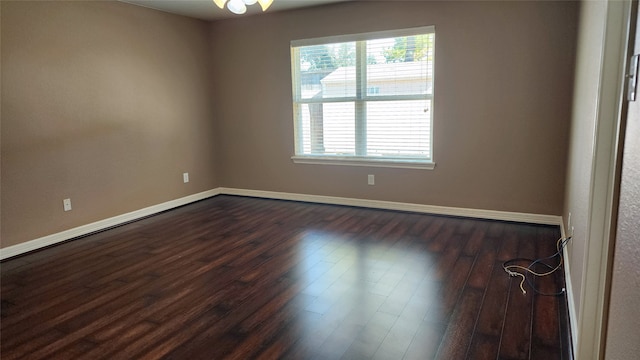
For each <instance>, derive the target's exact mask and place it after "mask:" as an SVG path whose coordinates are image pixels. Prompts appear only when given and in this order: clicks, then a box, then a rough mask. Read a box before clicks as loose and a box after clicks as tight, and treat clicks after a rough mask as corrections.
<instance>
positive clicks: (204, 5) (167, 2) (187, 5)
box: [120, 0, 349, 20]
mask: <svg viewBox="0 0 640 360" xmlns="http://www.w3.org/2000/svg"><path fill="white" fill-rule="evenodd" d="M120 1H122V2H126V3H129V4H133V5H139V6H144V7H148V8H152V9H157V10H162V11H166V12H170V13H174V14H179V15H184V16H189V17H193V18H197V19H202V20H220V19H227V18H234V17H239V16H249V15H255V14H259V13H261V12H262V11H261V9H260V4H257V3H256V4H254V5H250V6H247V13H246V14H244V15H236V14H233V13H231V12H230V11H229V10H228V9H227V8H224V9H220V8H219V7H218V6H216V5H215V4H214V3H213V0H120ZM342 1H349V0H274V1H273V4H272V5H271V6H270V7H269V9H267V11H266V12H268V13H270V12H274V11H282V10H289V9H297V8H304V7H311V6H318V5H325V4H330V3H336V2H342Z"/></svg>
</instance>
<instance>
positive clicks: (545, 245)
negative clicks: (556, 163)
mask: <svg viewBox="0 0 640 360" xmlns="http://www.w3.org/2000/svg"><path fill="white" fill-rule="evenodd" d="M558 237H559V231H558V229H557V227H550V226H539V225H528V224H516V223H507V222H498V221H485V220H474V219H463V218H452V217H442V216H430V215H424V214H414V213H403V212H394V211H382V210H373V209H360V208H351V207H342V206H331V205H320V204H306V203H297V202H288V201H277V200H264V199H253V198H244V197H233V196H217V197H214V198H211V199H207V200H204V201H200V202H198V203H194V204H191V205H188V206H184V207H181V208H178V209H175V210H172V211H169V212H165V213H162V214H159V215H156V216H153V217H150V218H146V219H144V220H140V221H137V222H133V223H130V224H127V225H124V226H121V227H117V228H114V229H111V230H108V231H104V232H101V233H97V234H94V235H91V236H87V237H84V238H81V239H77V240H75V241H70V242H66V243H63V244H61V245H58V246H55V247H51V248H48V249H45V250H42V251H38V252H34V253H31V254H28V255H25V256H21V257H17V258H14V259H10V260H8V261H5V262H3V263H2V264H1V265H0V267H1V272H2V278H1V280H2V284H1V298H2V315H1V319H0V320H1V322H0V341H1V348H0V349H1V353H0V355H1V357H2V359H7V360H8V359H101V358H102V359H157V358H166V359H189V360H192V359H223V358H224V359H250V358H259V359H369V358H372V359H431V358H438V359H497V358H499V359H545V360H548V359H570V350H569V342H568V327H567V319H566V314H567V310H566V300H565V298H564V297H563V296H559V297H548V296H541V295H537V294H535V293H534V292H533V291H531V289H530V288H529V287H528V286H527V294H526V295H523V294H522V292H521V291H520V289H519V286H518V284H519V278H516V277H509V276H508V275H507V274H506V273H505V272H504V271H503V269H502V266H501V265H502V262H503V261H505V260H509V259H511V258H514V257H525V258H536V257H544V256H548V255H550V254H552V253H554V252H555V242H556V240H557V239H558ZM563 283H564V279H563V275H562V272H561V271H559V272H557V275H556V276H550V277H547V278H543V279H541V280H540V279H539V280H536V283H535V284H536V286H537V287H538V288H539V289H540V290H542V291H546V292H554V291H557V290H558V289H560V288H562V287H563Z"/></svg>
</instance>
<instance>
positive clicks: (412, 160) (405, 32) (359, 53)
mask: <svg viewBox="0 0 640 360" xmlns="http://www.w3.org/2000/svg"><path fill="white" fill-rule="evenodd" d="M424 34H433V36H434V45H433V46H434V48H433V50H432V51H433V59H432V70H433V71H432V74H431V76H432V78H431V93H430V94H429V93H426V94H416V95H375V94H373V95H369V93H368V92H369V91H368V87H367V78H366V75H367V60H366V59H367V52H366V41H368V40H376V39H384V38H395V37H406V36H415V35H424ZM344 42H355V46H356V95H355V96H352V97H331V98H322V99H303V98H302V95H301V92H302V91H301V86H300V85H301V83H300V82H299V81H297V79H299V77H298V75H299V74H300V61H299V48H300V47H303V46H314V45H324V44H333V43H344ZM290 49H291V64H292V66H291V78H292V81H291V82H292V99H293V120H294V144H295V149H294V151H295V153H294V155H293V156H292V157H291V160H292V161H293V162H294V163H299V164H322V165H351V166H374V167H392V168H411V169H428V170H431V169H434V168H435V162H434V156H433V155H434V154H433V148H434V146H433V112H434V111H433V108H434V97H435V26H433V25H431V26H421V27H414V28H407V29H396V30H386V31H376V32H367V33H359V34H349V35H337V36H326V37H318V38H311V39H301V40H293V41H291V46H290ZM394 100H396V101H397V100H427V101H429V103H430V111H429V119H428V121H429V129H430V131H429V137H430V139H429V146H430V149H429V153H430V158H419V157H377V156H366V155H362V154H363V153H366V142H363V141H362V138H361V137H359V136H357V135H356V138H355V139H354V146H355V154H356V155H354V156H345V155H324V154H317V155H315V154H304V151H303V145H302V144H301V142H302V126H301V123H300V121H301V118H302V116H301V115H300V114H299V113H298V112H300V111H301V109H302V105H304V104H314V103H332V102H353V103H354V106H355V114H354V122H355V132H356V134H358V133H362V132H363V130H364V131H366V121H367V119H366V115H365V113H366V110H364V109H363V108H366V104H367V102H369V101H394ZM359 154H360V155H359Z"/></svg>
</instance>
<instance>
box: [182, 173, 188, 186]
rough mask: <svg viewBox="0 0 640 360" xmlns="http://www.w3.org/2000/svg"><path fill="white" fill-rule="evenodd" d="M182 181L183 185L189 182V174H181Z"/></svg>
mask: <svg viewBox="0 0 640 360" xmlns="http://www.w3.org/2000/svg"><path fill="white" fill-rule="evenodd" d="M182 181H184V183H185V184H186V183H188V182H189V173H183V174H182Z"/></svg>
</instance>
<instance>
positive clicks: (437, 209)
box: [219, 187, 562, 225]
mask: <svg viewBox="0 0 640 360" xmlns="http://www.w3.org/2000/svg"><path fill="white" fill-rule="evenodd" d="M219 189H220V194H226V195H241V196H252V197H259V198H269V199H280V200H294V201H306V202H313V203H321V204H332V205H347V206H358V207H367V208H374V209H385V210H399V211H411V212H418V213H427V214H436V215H450V216H461V217H470V218H479V219H490V220H504V221H515V222H525V223H533V224H545V225H560V224H561V223H562V217H561V216H557V215H540V214H528V213H517V212H507V211H495V210H480V209H468V208H457V207H447V206H434V205H423V204H413V203H401V202H393V201H380V200H367V199H354V198H344V197H335V196H323V195H308V194H295V193H285V192H276V191H262V190H246V189H234V188H224V187H222V188H219Z"/></svg>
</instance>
